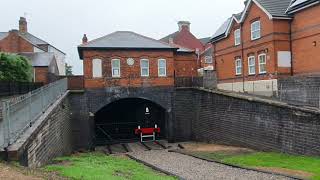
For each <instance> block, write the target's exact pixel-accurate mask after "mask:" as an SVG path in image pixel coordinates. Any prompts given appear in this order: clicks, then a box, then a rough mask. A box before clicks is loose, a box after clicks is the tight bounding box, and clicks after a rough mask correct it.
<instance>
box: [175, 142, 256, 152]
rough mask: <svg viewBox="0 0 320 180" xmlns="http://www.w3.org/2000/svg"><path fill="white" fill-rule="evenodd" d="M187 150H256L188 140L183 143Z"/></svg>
mask: <svg viewBox="0 0 320 180" xmlns="http://www.w3.org/2000/svg"><path fill="white" fill-rule="evenodd" d="M181 145H182V146H183V147H184V148H185V150H187V151H193V152H254V150H252V149H248V148H241V147H234V146H224V145H217V144H206V143H194V142H186V143H182V144H181Z"/></svg>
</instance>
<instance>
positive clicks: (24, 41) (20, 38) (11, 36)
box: [0, 17, 66, 75]
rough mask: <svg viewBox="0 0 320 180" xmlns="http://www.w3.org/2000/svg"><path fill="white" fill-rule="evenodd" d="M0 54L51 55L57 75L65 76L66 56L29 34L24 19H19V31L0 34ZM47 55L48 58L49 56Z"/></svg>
mask: <svg viewBox="0 0 320 180" xmlns="http://www.w3.org/2000/svg"><path fill="white" fill-rule="evenodd" d="M0 52H8V53H49V54H53V55H54V56H55V59H56V64H57V67H58V73H57V74H59V75H65V55H66V54H65V53H64V52H62V51H61V50H59V49H57V48H56V47H54V46H53V45H51V44H49V43H48V42H46V41H44V40H42V39H40V38H38V37H36V36H34V35H33V34H31V33H29V32H28V24H27V20H26V18H24V17H20V20H19V30H15V29H13V30H10V31H9V32H0ZM49 54H48V56H50V55H49ZM35 61H37V60H35ZM44 61H47V60H44Z"/></svg>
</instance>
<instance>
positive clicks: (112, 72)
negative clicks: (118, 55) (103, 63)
mask: <svg viewBox="0 0 320 180" xmlns="http://www.w3.org/2000/svg"><path fill="white" fill-rule="evenodd" d="M115 61H119V67H114V66H113V62H115ZM115 69H118V72H119V74H114V70H115ZM111 74H112V77H121V61H120V59H112V60H111Z"/></svg>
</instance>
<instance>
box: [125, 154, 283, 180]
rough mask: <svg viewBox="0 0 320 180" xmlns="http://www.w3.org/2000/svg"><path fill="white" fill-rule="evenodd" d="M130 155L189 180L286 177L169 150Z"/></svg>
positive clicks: (250, 179) (242, 179)
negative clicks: (233, 166) (243, 168)
mask: <svg viewBox="0 0 320 180" xmlns="http://www.w3.org/2000/svg"><path fill="white" fill-rule="evenodd" d="M130 155H132V156H134V157H135V158H137V159H139V160H141V161H144V162H147V163H149V164H152V165H154V166H156V167H158V168H160V169H162V170H166V171H168V172H171V173H173V174H176V175H178V176H180V177H182V178H184V179H187V180H189V179H190V180H262V179H268V180H269V179H271V180H275V179H276V180H284V179H288V178H286V177H281V176H276V175H270V174H265V173H259V172H256V171H248V170H242V169H238V168H232V167H229V166H225V165H221V164H218V163H213V162H208V161H204V160H200V159H197V158H194V157H191V156H187V155H183V154H179V153H174V152H168V151H167V150H151V151H133V152H132V153H130Z"/></svg>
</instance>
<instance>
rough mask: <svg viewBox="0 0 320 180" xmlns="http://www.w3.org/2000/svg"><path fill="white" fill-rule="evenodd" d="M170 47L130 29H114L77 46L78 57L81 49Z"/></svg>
mask: <svg viewBox="0 0 320 180" xmlns="http://www.w3.org/2000/svg"><path fill="white" fill-rule="evenodd" d="M87 48H88V49H90V48H91V49H172V50H176V49H178V48H175V47H172V46H170V45H169V44H168V43H164V42H162V41H159V40H155V39H152V38H149V37H146V36H143V35H140V34H137V33H135V32H131V31H116V32H113V33H111V34H108V35H106V36H103V37H101V38H98V39H95V40H92V41H89V42H88V43H86V44H81V45H79V46H78V51H79V55H80V59H82V50H83V49H87Z"/></svg>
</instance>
